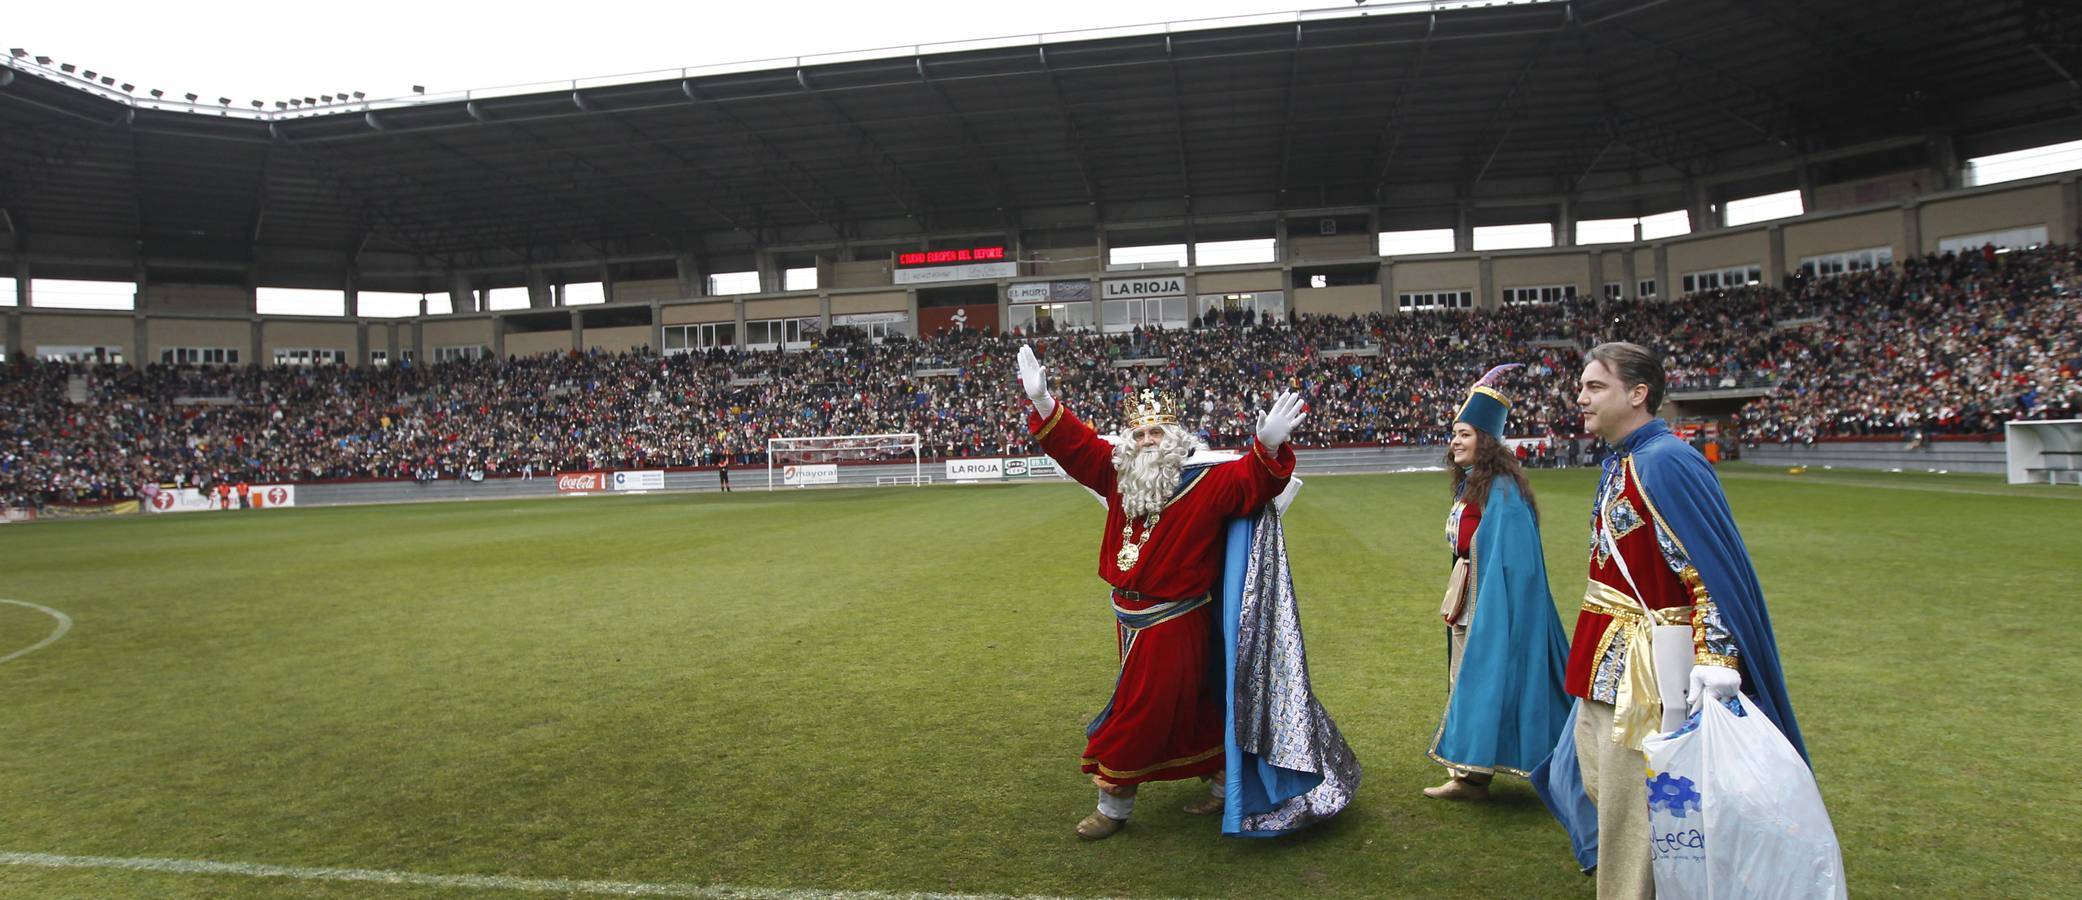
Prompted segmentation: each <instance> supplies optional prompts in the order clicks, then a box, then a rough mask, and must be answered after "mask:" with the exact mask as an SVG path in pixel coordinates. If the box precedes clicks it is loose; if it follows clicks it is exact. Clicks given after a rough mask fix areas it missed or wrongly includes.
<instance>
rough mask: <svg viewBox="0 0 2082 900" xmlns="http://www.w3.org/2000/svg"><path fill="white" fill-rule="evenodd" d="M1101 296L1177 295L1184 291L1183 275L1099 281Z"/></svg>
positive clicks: (1182, 293) (1119, 297)
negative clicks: (1101, 290) (1102, 290)
mask: <svg viewBox="0 0 2082 900" xmlns="http://www.w3.org/2000/svg"><path fill="white" fill-rule="evenodd" d="M1100 286H1101V288H1103V289H1104V293H1103V295H1102V296H1104V297H1105V299H1108V300H1127V299H1130V298H1134V297H1177V296H1182V295H1184V294H1185V292H1186V279H1185V276H1183V275H1164V276H1160V277H1157V278H1123V279H1120V280H1118V281H1107V282H1102V283H1101V285H1100Z"/></svg>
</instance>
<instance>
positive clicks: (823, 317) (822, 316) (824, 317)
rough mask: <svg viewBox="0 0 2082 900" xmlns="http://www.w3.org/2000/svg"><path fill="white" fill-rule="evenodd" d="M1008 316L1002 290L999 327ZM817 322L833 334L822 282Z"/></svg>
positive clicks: (999, 302)
mask: <svg viewBox="0 0 2082 900" xmlns="http://www.w3.org/2000/svg"><path fill="white" fill-rule="evenodd" d="M1006 315H1008V313H1007V312H1006V310H1005V292H1004V291H1002V290H1000V291H998V324H999V325H1003V324H1004V323H1005V316H1006ZM817 321H818V322H821V323H823V324H822V327H823V329H824V330H823V332H822V333H823V334H830V333H831V294H829V293H827V292H826V290H825V287H824V282H822V281H819V282H817Z"/></svg>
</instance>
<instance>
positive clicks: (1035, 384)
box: [1019, 344, 1055, 419]
mask: <svg viewBox="0 0 2082 900" xmlns="http://www.w3.org/2000/svg"><path fill="white" fill-rule="evenodd" d="M1019 387H1020V389H1021V390H1024V391H1026V392H1027V399H1028V400H1032V401H1034V411H1035V412H1038V413H1040V414H1041V418H1044V419H1046V418H1048V417H1049V416H1051V415H1054V414H1055V398H1054V397H1050V396H1048V370H1047V369H1044V368H1042V367H1041V360H1039V359H1037V358H1035V356H1034V348H1033V347H1032V346H1029V345H1027V344H1021V345H1019Z"/></svg>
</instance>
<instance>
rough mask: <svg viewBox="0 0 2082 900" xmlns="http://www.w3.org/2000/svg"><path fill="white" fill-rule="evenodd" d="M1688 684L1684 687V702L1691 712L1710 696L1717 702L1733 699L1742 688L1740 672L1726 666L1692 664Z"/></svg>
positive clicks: (1697, 708) (1696, 709) (1697, 709)
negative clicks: (1690, 677) (1689, 682)
mask: <svg viewBox="0 0 2082 900" xmlns="http://www.w3.org/2000/svg"><path fill="white" fill-rule="evenodd" d="M1691 682H1692V683H1691V684H1690V686H1688V687H1686V688H1685V691H1684V702H1685V705H1686V706H1688V707H1690V708H1691V711H1692V712H1698V711H1699V703H1700V701H1702V700H1704V699H1705V698H1708V697H1711V698H1713V701H1714V702H1716V703H1718V702H1720V701H1723V700H1730V699H1733V698H1734V696H1735V694H1736V693H1737V692H1739V691H1741V690H1742V673H1741V672H1738V671H1736V670H1734V669H1730V668H1728V667H1727V666H1693V667H1692V679H1691Z"/></svg>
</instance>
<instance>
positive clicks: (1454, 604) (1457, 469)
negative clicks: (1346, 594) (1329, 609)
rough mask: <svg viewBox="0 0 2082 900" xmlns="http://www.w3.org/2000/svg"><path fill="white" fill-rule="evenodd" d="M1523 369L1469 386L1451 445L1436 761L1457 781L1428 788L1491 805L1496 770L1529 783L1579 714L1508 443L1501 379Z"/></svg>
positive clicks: (1532, 518)
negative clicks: (1565, 681) (1444, 692)
mask: <svg viewBox="0 0 2082 900" xmlns="http://www.w3.org/2000/svg"><path fill="white" fill-rule="evenodd" d="M1513 368H1517V366H1516V365H1515V364H1514V365H1506V366H1498V367H1496V368H1494V369H1491V370H1489V372H1488V374H1486V375H1483V376H1482V379H1481V380H1480V381H1477V382H1476V383H1475V386H1474V387H1473V388H1472V389H1471V390H1469V391H1468V398H1467V401H1466V402H1465V403H1463V404H1461V408H1460V414H1459V415H1457V416H1455V417H1454V420H1453V436H1452V439H1451V441H1450V442H1449V443H1448V448H1449V449H1448V451H1447V453H1448V457H1449V461H1450V465H1449V466H1448V468H1449V469H1450V470H1451V471H1452V473H1453V491H1454V502H1453V508H1452V510H1451V511H1450V512H1449V513H1448V514H1447V516H1446V540H1447V542H1448V544H1449V545H1450V546H1451V547H1452V550H1453V574H1452V576H1451V577H1450V578H1449V579H1448V581H1447V588H1446V595H1445V599H1444V601H1443V602H1442V603H1441V604H1440V608H1439V615H1440V616H1441V617H1442V618H1443V619H1445V622H1446V637H1447V657H1446V677H1447V684H1448V686H1449V690H1450V694H1449V696H1448V699H1447V701H1446V714H1445V716H1444V718H1442V719H1441V720H1440V722H1439V731H1438V735H1437V737H1435V738H1434V739H1433V741H1432V745H1431V751H1430V755H1431V758H1432V759H1433V760H1434V761H1436V762H1438V763H1440V764H1441V765H1444V766H1445V767H1446V770H1447V772H1448V773H1449V775H1450V776H1451V777H1449V778H1448V779H1447V780H1446V783H1444V784H1441V785H1439V786H1437V787H1430V788H1425V789H1424V793H1425V795H1426V796H1430V797H1434V798H1438V799H1442V800H1484V799H1487V798H1488V797H1489V782H1490V779H1491V778H1492V777H1493V776H1494V774H1495V773H1497V772H1508V773H1510V774H1513V775H1518V776H1521V777H1523V776H1524V775H1525V774H1526V773H1527V772H1529V771H1531V770H1532V768H1533V767H1534V766H1535V765H1538V764H1539V762H1540V760H1541V758H1543V757H1545V756H1546V755H1547V752H1548V750H1550V749H1552V748H1553V747H1554V741H1555V739H1556V737H1557V736H1559V735H1560V734H1561V731H1562V728H1563V727H1564V726H1565V725H1567V724H1568V719H1569V703H1568V699H1569V698H1568V695H1567V694H1566V693H1564V692H1563V690H1562V674H1563V671H1564V669H1565V668H1566V666H1567V663H1568V659H1569V645H1568V640H1567V639H1566V638H1565V637H1564V636H1563V634H1562V625H1561V618H1560V617H1559V616H1558V615H1556V614H1555V611H1554V597H1553V596H1552V595H1551V594H1549V593H1548V589H1547V563H1546V558H1545V557H1544V556H1542V555H1541V550H1540V523H1539V512H1538V509H1537V507H1535V505H1534V500H1533V491H1532V486H1531V485H1529V484H1527V483H1526V480H1525V473H1524V472H1523V471H1522V470H1521V469H1520V468H1519V465H1518V460H1517V459H1516V458H1515V457H1513V456H1512V455H1511V453H1510V451H1509V449H1507V448H1506V447H1505V446H1504V443H1503V440H1502V438H1503V434H1504V422H1505V419H1506V418H1507V417H1508V416H1509V415H1510V412H1511V401H1510V399H1509V398H1508V397H1506V396H1504V394H1503V393H1502V392H1501V391H1499V390H1497V389H1496V387H1495V382H1496V380H1497V377H1498V376H1500V375H1502V374H1503V373H1504V372H1506V371H1509V370H1511V369H1513Z"/></svg>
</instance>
